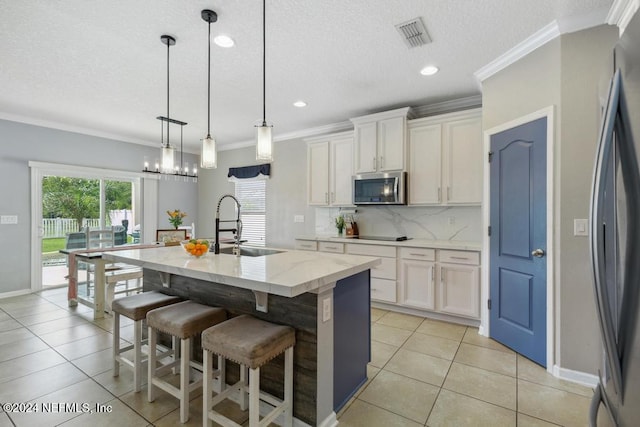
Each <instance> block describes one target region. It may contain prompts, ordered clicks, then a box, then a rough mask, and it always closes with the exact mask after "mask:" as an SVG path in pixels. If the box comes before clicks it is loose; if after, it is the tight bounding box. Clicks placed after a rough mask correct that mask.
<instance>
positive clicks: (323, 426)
mask: <svg viewBox="0 0 640 427" xmlns="http://www.w3.org/2000/svg"><path fill="white" fill-rule="evenodd" d="M293 420H294V421H298V420H297V419H295V418H294V419H293ZM293 425H294V426H295V425H296V423H295V422H294V423H293ZM337 425H338V417H337V416H336V413H335V412H331V414H330V415H329V416H328V417H327V418H325V419H324V420H322V422H321V423H319V424H318V427H336V426H337Z"/></svg>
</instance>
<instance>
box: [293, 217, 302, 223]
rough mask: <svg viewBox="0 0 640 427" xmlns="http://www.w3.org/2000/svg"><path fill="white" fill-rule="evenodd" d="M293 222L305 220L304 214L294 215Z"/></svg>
mask: <svg viewBox="0 0 640 427" xmlns="http://www.w3.org/2000/svg"><path fill="white" fill-rule="evenodd" d="M293 222H304V215H294V216H293Z"/></svg>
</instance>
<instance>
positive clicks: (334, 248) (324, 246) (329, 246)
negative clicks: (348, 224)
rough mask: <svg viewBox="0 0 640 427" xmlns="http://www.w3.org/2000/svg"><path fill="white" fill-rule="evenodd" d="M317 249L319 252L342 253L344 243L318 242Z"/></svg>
mask: <svg viewBox="0 0 640 427" xmlns="http://www.w3.org/2000/svg"><path fill="white" fill-rule="evenodd" d="M318 250H319V251H320V252H331V253H334V254H343V253H344V243H335V242H319V243H318Z"/></svg>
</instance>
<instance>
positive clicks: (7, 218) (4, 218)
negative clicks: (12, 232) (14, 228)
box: [0, 215, 18, 224]
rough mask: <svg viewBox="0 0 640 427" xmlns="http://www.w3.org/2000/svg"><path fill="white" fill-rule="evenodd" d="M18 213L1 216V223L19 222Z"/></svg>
mask: <svg viewBox="0 0 640 427" xmlns="http://www.w3.org/2000/svg"><path fill="white" fill-rule="evenodd" d="M17 223H18V215H2V216H0V224H17Z"/></svg>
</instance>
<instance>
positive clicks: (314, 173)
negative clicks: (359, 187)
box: [307, 132, 353, 206]
mask: <svg viewBox="0 0 640 427" xmlns="http://www.w3.org/2000/svg"><path fill="white" fill-rule="evenodd" d="M307 142H308V146H307V202H308V204H309V205H316V206H353V205H352V203H353V200H352V199H353V197H352V191H353V190H352V188H351V176H352V175H353V133H352V132H343V133H340V134H334V135H328V136H325V137H322V138H313V139H308V140H307Z"/></svg>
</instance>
